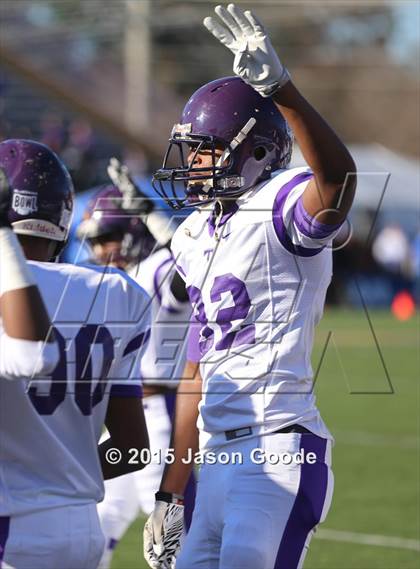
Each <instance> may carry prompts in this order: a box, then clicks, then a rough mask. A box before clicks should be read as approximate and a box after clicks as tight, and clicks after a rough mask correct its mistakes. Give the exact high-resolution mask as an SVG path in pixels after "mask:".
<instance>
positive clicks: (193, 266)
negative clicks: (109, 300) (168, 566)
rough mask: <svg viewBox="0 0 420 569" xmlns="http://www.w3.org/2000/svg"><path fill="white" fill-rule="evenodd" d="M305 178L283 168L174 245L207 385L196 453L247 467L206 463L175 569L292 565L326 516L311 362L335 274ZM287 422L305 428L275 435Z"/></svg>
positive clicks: (326, 446) (326, 443)
mask: <svg viewBox="0 0 420 569" xmlns="http://www.w3.org/2000/svg"><path fill="white" fill-rule="evenodd" d="M311 177H312V174H311V172H310V171H309V170H308V169H307V168H296V169H290V170H282V171H278V172H276V173H275V174H274V175H273V176H272V177H271V179H270V180H268V181H266V182H263V183H261V184H259V185H257V186H255V187H254V188H252V189H250V190H248V191H247V192H246V193H244V194H243V195H242V196H241V197H240V198H239V199H237V201H236V202H235V203H234V204H233V205H232V206H231V207H230V208H229V209H228V211H227V212H225V213H224V214H223V216H219V219H217V218H216V216H215V214H214V212H213V211H212V208H209V207H205V208H201V210H197V211H195V212H194V213H193V214H191V215H190V216H189V217H188V218H187V219H186V220H185V222H184V223H183V224H182V225H181V226H180V227H179V228H178V230H177V232H176V234H175V236H174V238H173V240H172V250H173V254H174V257H175V259H176V263H177V266H178V269H179V272H180V274H182V275H183V276H184V279H185V282H186V286H187V290H188V293H189V296H190V299H191V302H192V304H193V307H194V314H195V317H196V319H197V320H198V321H199V322H200V325H201V330H200V332H199V335H198V337H197V338H196V340H195V342H196V346H197V348H198V350H199V352H200V355H201V363H200V371H201V375H202V378H203V398H202V401H201V404H200V416H199V422H198V427H199V429H200V446H201V448H202V449H203V451H205V452H207V453H208V452H210V451H213V452H216V453H218V454H220V453H221V452H224V451H228V452H234V451H238V452H242V453H243V460H244V462H243V464H242V465H236V466H234V465H230V466H229V465H226V464H217V463H216V464H215V465H210V464H205V465H204V466H203V467H202V469H201V473H200V480H201V481H204V482H205V484H203V485H201V484H200V486H202V487H205V489H206V491H205V493H204V492H202V493H201V494H200V491H199V493H198V496H197V502H196V509H195V511H194V517H193V522H192V529H191V532H190V534H189V536H188V538H187V541H186V544H185V547H184V548H183V550H182V551H181V554H180V556H179V559H178V561H177V569H178V568H179V569H187V568H188V569H189V567H190V565H191V560H194V564H195V565H194V567H197V568H200V567H203V569H204V567H207V566H208V565H205V564H204V563H205V562H208V560H209V559H210V558H211V559H213V560H214V566H215V567H220V568H225V567H230V566H231V565H229V559H235V563H236V565H235V566H238V567H243V568H245V569H246V568H248V567H249V568H251V567H254V568H255V567H258V568H259V569H266V568H267V569H272V567H287V568H288V569H291V568H292V567H297V566H298V565H299V564H300V563H301V562H302V560H303V557H304V551H305V544H306V545H307V544H308V542H309V538H310V534H311V531H312V529H313V528H314V527H315V526H316V524H317V523H318V522H319V521H321V520H322V519H323V518H324V517H325V515H326V513H327V510H328V507H329V503H330V499H331V492H332V473H331V469H330V446H331V439H332V437H331V435H330V433H329V431H328V429H327V427H326V426H325V424H324V422H323V421H322V419H321V417H320V414H319V411H318V409H317V407H316V404H315V396H314V394H313V392H312V388H313V383H312V380H313V372H312V368H311V361H310V356H311V350H312V343H313V336H314V327H315V325H316V324H317V323H318V321H319V320H320V318H321V316H322V312H323V307H324V301H325V295H326V291H327V288H328V285H329V283H330V279H331V272H332V255H331V248H330V247H328V245H329V244H330V243H331V241H332V238H333V237H334V235H335V233H336V232H337V231H338V229H339V227H338V226H327V225H325V224H321V223H318V222H316V220H313V219H312V218H311V216H309V214H308V213H307V212H306V211H305V210H304V208H303V205H302V200H301V196H302V194H303V192H304V190H305V188H306V186H307V184H308V181H309V180H310V179H311ZM191 349H193V346H192V347H191ZM292 425H299V426H300V427H304V428H306V429H307V430H308V431H310V433H305V434H301V433H296V432H293V433H284V432H283V433H277V431H278V430H279V429H284V428H287V427H290V426H292ZM252 448H263V449H264V448H265V449H269V450H270V452H277V453H282V452H293V453H294V452H296V451H297V450H299V449H300V448H303V449H305V448H306V451H309V449H311V450H314V451H315V452H316V455H317V461H316V464H315V465H308V464H303V465H300V464H292V465H291V466H284V465H283V464H280V465H276V466H271V465H268V464H256V463H255V462H254V461H253V460H251V458H250V451H251V449H252ZM308 469H309V470H308ZM250 474H254V475H255V477H256V478H253V477H251V478H250V477H249V476H250ZM256 479H258V481H259V485H258V491H257V490H254V486H255V485H254V483H253V480H256ZM250 484H251V486H252V487H251V486H250V487H248V486H247V485H250ZM311 485H312V486H311ZM222 489H223V491H222ZM244 493H245V494H246V496H247V503H246V505H244ZM248 497H249V501H248ZM305 500H306V502H305ZM305 503H306V504H307V506H308V504H311V507H310V508H309V509H310V510H311V511H310V512H309V514H310V515H309V514H308V511H306V512H305V511H304V510H305ZM223 512H228V515H226V513H223ZM305 516H306V521H305ZM217 520H219V521H220V520H222V521H223V524H224V525H223V529H222V528H220V527H219V526H218V523H217ZM296 528H298V529H296ZM219 530H220V533H218V531H219ZM295 530H296V531H295ZM256 532H258V535H260V533H261V535H260V539H257V538H256V537H255V535H256ZM204 534H205V535H204ZM248 534H249V537H247V536H248ZM222 535H223V540H222V538H221V536H222ZM267 536H273V537H272V539H268V538H267ZM277 536H278V539H277ZM275 542H277V545H278V547H277V548H274V549H273V543H275ZM203 543H205V544H208V548H207V546H203ZM248 543H249V544H250V546H249V547H248V546H247V545H246V544H248ZM251 544H252V546H251ZM285 551H288V552H289V553H288V555H289V557H288V558H287V559H289V561H288V562H285V561H284V560H285V559H286V558H285V556H284V555H285V554H284V552H285ZM200 552H201V553H200ZM200 559H201V560H202V563H203V565H200V562H199V560H200ZM282 560H283V561H282ZM212 566H213V565H212Z"/></svg>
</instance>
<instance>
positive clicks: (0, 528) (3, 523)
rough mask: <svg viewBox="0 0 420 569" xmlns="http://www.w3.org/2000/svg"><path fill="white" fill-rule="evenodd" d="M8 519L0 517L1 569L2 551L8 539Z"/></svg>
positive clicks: (0, 561) (0, 564) (0, 563)
mask: <svg viewBox="0 0 420 569" xmlns="http://www.w3.org/2000/svg"><path fill="white" fill-rule="evenodd" d="M9 528H10V518H9V517H7V516H0V568H1V567H2V565H3V564H2V559H3V556H4V550H5V548H6V541H7V538H8V537H9Z"/></svg>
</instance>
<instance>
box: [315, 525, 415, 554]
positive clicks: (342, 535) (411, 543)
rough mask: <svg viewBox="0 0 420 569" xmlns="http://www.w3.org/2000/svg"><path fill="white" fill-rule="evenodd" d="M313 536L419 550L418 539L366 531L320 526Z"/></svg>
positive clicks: (330, 539) (329, 539)
mask: <svg viewBox="0 0 420 569" xmlns="http://www.w3.org/2000/svg"><path fill="white" fill-rule="evenodd" d="M315 537H317V538H318V539H325V540H326V541H345V542H348V543H357V544H359V545H374V546H378V547H394V548H396V549H410V550H412V551H420V541H417V540H416V539H405V538H402V537H392V536H388V535H371V534H368V533H356V532H353V531H341V530H335V529H322V528H321V529H318V530H317V531H316V532H315Z"/></svg>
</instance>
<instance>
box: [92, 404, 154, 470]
mask: <svg viewBox="0 0 420 569" xmlns="http://www.w3.org/2000/svg"><path fill="white" fill-rule="evenodd" d="M105 425H106V427H107V429H108V432H109V434H110V437H109V439H107V440H105V441H104V442H103V443H101V444H100V445H99V447H98V452H99V459H100V461H101V467H102V474H103V477H104V480H109V479H110V478H116V477H117V476H122V475H123V474H128V473H129V472H136V471H137V470H142V469H143V468H144V467H145V466H146V464H143V463H142V462H141V460H140V459H137V458H136V459H135V460H131V459H132V458H133V454H132V449H135V450H136V452H137V453H138V457H141V456H142V455H143V453H142V452H141V451H142V450H143V449H149V447H150V445H149V435H148V432H147V426H146V420H145V417H144V410H143V404H142V400H141V399H140V398H137V397H115V396H114V397H111V398H110V400H109V403H108V410H107V414H106V419H105Z"/></svg>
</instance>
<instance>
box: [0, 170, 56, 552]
mask: <svg viewBox="0 0 420 569" xmlns="http://www.w3.org/2000/svg"><path fill="white" fill-rule="evenodd" d="M10 205H11V188H10V184H9V180H8V179H7V176H6V174H5V172H4V170H3V169H1V168H0V378H7V379H16V378H21V377H26V376H27V375H28V374H29V377H32V375H38V374H46V373H49V372H50V371H52V370H53V369H54V367H55V366H56V365H57V362H58V345H57V342H56V341H55V337H54V334H53V333H52V331H51V322H50V319H49V316H48V313H47V311H46V308H45V305H44V302H43V300H42V297H41V295H40V293H39V289H38V287H37V286H36V282H35V278H34V275H33V273H32V271H31V269H30V267H29V266H28V263H27V261H26V258H25V256H24V254H23V251H22V248H21V246H20V244H19V241H18V239H17V237H16V235H15V234H14V233H13V230H12V228H11V224H10V220H9V211H10ZM22 353H25V354H26V358H22ZM0 559H1V557H0Z"/></svg>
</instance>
